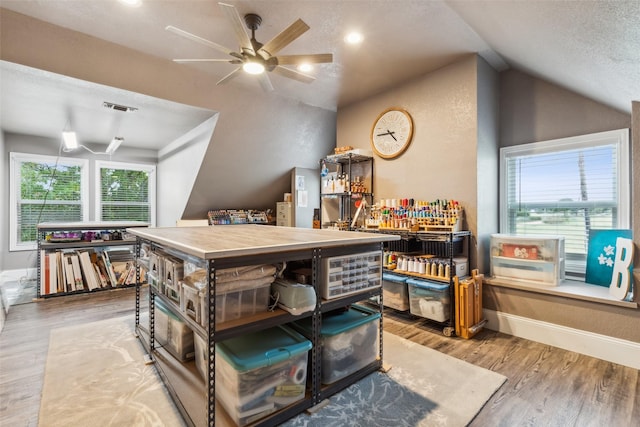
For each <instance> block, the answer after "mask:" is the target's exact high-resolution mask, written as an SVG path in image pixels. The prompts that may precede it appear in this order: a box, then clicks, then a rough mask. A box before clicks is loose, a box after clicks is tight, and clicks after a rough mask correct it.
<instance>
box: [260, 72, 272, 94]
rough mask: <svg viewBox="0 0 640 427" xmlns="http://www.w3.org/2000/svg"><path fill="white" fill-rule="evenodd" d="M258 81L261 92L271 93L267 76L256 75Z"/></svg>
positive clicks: (263, 74)
mask: <svg viewBox="0 0 640 427" xmlns="http://www.w3.org/2000/svg"><path fill="white" fill-rule="evenodd" d="M258 81H259V82H260V86H262V90H264V91H265V92H273V85H272V84H271V79H270V78H269V74H267V73H262V74H258Z"/></svg>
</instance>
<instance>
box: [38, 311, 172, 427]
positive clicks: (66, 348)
mask: <svg viewBox="0 0 640 427" xmlns="http://www.w3.org/2000/svg"><path fill="white" fill-rule="evenodd" d="M133 330H134V319H133V317H132V316H127V317H118V318H114V319H109V320H103V321H99V322H93V323H89V324H84V325H77V326H70V327H65V328H59V329H54V330H52V331H51V335H50V338H49V353H48V355H47V364H46V368H45V376H44V385H43V389H42V399H41V402H40V416H39V420H38V425H39V426H40V427H57V426H60V427H75V426H78V427H80V426H83V427H86V426H92V427H102V426H113V427H122V426H128V427H129V426H131V427H134V426H135V427H146V426H154V427H164V426H166V427H177V426H182V425H184V423H183V421H182V418H181V416H180V414H179V413H178V411H177V409H176V408H175V406H174V405H173V402H172V401H171V398H170V397H169V394H168V393H167V391H166V389H165V388H164V386H163V384H162V382H161V381H160V377H159V376H158V374H157V372H156V369H155V367H154V366H153V365H145V364H144V355H145V352H144V350H143V348H142V345H141V344H140V342H139V340H138V338H136V337H135V336H134V334H133Z"/></svg>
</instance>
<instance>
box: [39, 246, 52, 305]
mask: <svg viewBox="0 0 640 427" xmlns="http://www.w3.org/2000/svg"><path fill="white" fill-rule="evenodd" d="M50 293H51V277H49V254H48V253H46V252H45V250H44V249H43V250H41V251H40V294H41V295H48V294H50Z"/></svg>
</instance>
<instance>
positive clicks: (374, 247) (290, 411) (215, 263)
mask: <svg viewBox="0 0 640 427" xmlns="http://www.w3.org/2000/svg"><path fill="white" fill-rule="evenodd" d="M242 227H245V226H238V228H236V227H232V228H227V227H225V229H226V230H229V236H233V233H234V232H235V230H237V229H239V228H242ZM248 227H251V226H248ZM213 228H215V227H212V229H213ZM260 228H261V229H263V230H264V231H265V232H269V233H271V232H273V234H275V233H284V235H285V236H294V237H295V236H297V233H303V234H304V233H314V234H318V235H321V236H324V237H326V235H329V234H326V235H325V233H332V234H331V236H336V237H335V240H333V241H328V240H325V239H324V237H323V238H322V239H319V240H318V241H317V244H314V242H311V243H308V244H302V245H304V246H305V247H303V248H298V249H290V248H288V244H290V243H292V242H295V240H296V238H293V239H290V240H289V241H288V243H287V244H284V245H283V246H282V248H281V249H278V248H277V246H278V245H272V247H271V248H270V249H269V251H270V252H269V251H268V252H267V253H265V252H264V250H263V252H262V253H252V251H251V249H249V248H246V247H245V248H243V250H242V251H241V252H242V253H241V254H240V253H239V254H238V255H237V256H229V251H226V253H224V254H223V255H222V256H221V257H216V254H214V253H206V254H205V253H204V252H203V254H204V256H202V257H198V256H196V257H195V258H194V256H193V254H191V253H187V252H186V251H185V252H183V251H181V249H180V248H178V247H176V245H172V244H171V243H170V242H167V240H166V239H163V238H158V239H156V238H154V237H153V236H152V235H151V234H153V231H154V230H153V229H150V230H149V233H146V232H140V233H136V232H134V234H136V235H137V236H138V247H139V246H140V245H142V244H146V245H149V246H150V249H151V250H160V251H167V252H170V253H171V254H172V255H174V256H178V257H180V258H182V259H185V260H191V261H192V262H194V261H195V262H197V263H198V266H200V267H203V268H206V269H207V296H206V298H207V303H208V305H207V313H206V315H207V316H208V322H207V326H206V327H203V326H201V325H200V324H198V323H196V322H194V321H193V320H192V319H191V318H189V317H188V316H186V315H185V314H184V313H182V312H181V311H180V310H179V308H178V307H177V306H176V305H175V303H174V302H173V301H172V300H171V299H169V298H167V297H166V296H164V295H162V294H159V293H157V292H156V290H155V289H154V287H152V286H149V330H148V331H147V332H146V333H144V328H143V327H141V325H140V323H139V318H140V316H139V310H140V303H139V298H140V292H139V286H138V287H137V291H136V329H137V330H138V331H139V332H141V333H139V336H140V338H141V340H142V343H143V345H144V346H145V348H146V349H147V351H148V353H149V355H150V357H151V359H152V360H153V361H154V362H155V364H156V367H157V369H158V371H159V373H160V376H161V377H162V379H163V381H165V384H166V385H167V389H168V390H169V392H170V394H171V396H172V398H173V400H174V402H175V403H176V405H177V406H178V408H179V410H180V412H181V413H182V415H183V417H184V419H185V421H186V422H187V423H188V424H189V425H196V426H200V425H207V426H210V427H213V426H214V425H216V417H217V416H220V417H223V416H224V415H225V414H224V413H223V414H220V413H219V412H220V411H218V409H217V408H216V399H215V388H216V379H215V366H216V365H215V364H216V351H215V343H216V341H222V340H225V339H228V338H232V337H235V336H239V335H242V334H246V333H249V332H254V331H259V330H264V329H267V328H270V327H273V326H277V325H283V324H286V323H290V322H292V321H294V320H300V319H301V318H304V317H311V318H312V321H311V323H312V333H311V335H312V336H311V338H310V340H311V342H312V349H311V350H310V354H311V357H310V362H309V366H310V367H309V369H308V370H309V372H310V380H309V382H308V383H307V391H306V394H305V397H304V399H302V400H300V401H298V402H296V403H293V404H291V405H290V406H287V407H285V408H282V409H280V410H278V411H276V412H274V413H272V414H270V415H267V416H265V417H264V418H261V419H260V420H258V421H256V422H254V423H252V424H251V425H252V426H254V425H255V426H275V425H279V424H281V423H282V422H284V421H286V420H287V419H290V418H292V417H293V416H295V415H297V414H299V413H301V412H303V411H304V410H306V409H308V408H310V407H312V406H314V405H316V404H318V403H320V402H321V401H322V400H324V399H326V398H327V397H329V396H331V395H332V394H334V393H337V392H338V391H340V390H342V389H344V388H346V387H348V386H349V385H351V384H353V382H355V381H357V380H358V379H360V378H362V377H364V376H366V375H368V374H370V373H371V372H374V371H376V370H378V369H380V367H381V365H382V316H381V317H380V320H379V322H380V324H379V331H380V332H379V340H380V341H379V342H380V346H379V349H378V351H379V354H378V357H377V358H376V361H375V362H373V363H371V364H369V365H368V366H366V367H364V368H363V369H361V370H359V371H357V372H354V373H353V374H352V375H350V376H348V377H346V378H343V379H341V380H338V381H336V382H335V383H332V384H330V385H322V384H321V380H320V379H321V375H322V372H321V371H322V364H321V348H320V344H319V343H320V331H321V327H322V317H323V313H326V312H328V311H330V310H333V309H336V308H344V307H345V306H348V305H350V304H353V303H356V302H359V301H364V300H366V299H368V298H370V297H372V296H378V295H379V296H380V297H381V295H382V288H381V287H379V288H375V289H368V290H365V291H363V292H361V293H357V294H351V295H348V296H346V297H341V298H336V299H332V300H322V298H321V297H320V289H319V287H320V283H319V280H320V277H321V273H322V268H323V262H322V260H323V258H325V257H330V256H343V255H351V254H359V253H364V252H371V251H379V252H380V253H381V254H382V242H383V241H388V240H395V239H396V238H395V236H393V238H391V236H385V237H384V238H382V237H381V236H377V237H374V238H370V237H371V236H369V237H367V238H364V239H361V240H362V241H361V242H353V239H354V238H355V239H357V240H360V238H359V237H358V236H363V235H362V234H361V233H350V236H349V239H347V240H343V238H342V236H343V233H342V232H336V231H332V230H301V229H295V228H294V229H286V230H285V231H282V230H283V228H282V227H267V228H264V227H260ZM271 228H273V229H278V230H279V231H274V230H271ZM180 230H181V231H180ZM180 230H177V229H176V230H175V233H173V234H172V239H175V240H181V237H180V234H182V233H188V231H184V230H186V229H180ZM165 231H166V230H165ZM260 231H261V230H260V229H255V230H253V232H254V233H260ZM216 232H218V233H222V231H221V229H217V231H216ZM308 236H310V237H313V236H314V235H313V234H309V235H308ZM338 236H339V237H338ZM219 237H220V235H218V241H219ZM271 237H273V236H271ZM298 237H300V236H298ZM212 239H213V238H212ZM348 240H349V241H348ZM186 241H190V240H189V239H188V238H186V239H185V242H186ZM190 243H191V244H192V243H193V242H192V241H190ZM296 244H297V243H296ZM205 246H206V245H205ZM205 252H206V251H205ZM231 252H233V251H231ZM137 253H138V254H139V250H138V251H137ZM302 260H304V261H309V260H310V261H311V266H312V269H311V270H312V273H311V282H312V285H313V286H314V289H315V291H316V297H317V298H316V299H317V304H316V307H315V309H314V310H313V311H312V312H310V313H307V314H304V315H301V316H293V315H291V314H289V313H288V312H286V311H284V310H281V309H275V310H274V311H273V312H269V313H260V314H256V315H254V316H248V317H246V318H243V319H239V320H237V321H231V322H225V323H220V324H217V323H216V315H215V314H216V292H215V290H216V274H215V272H216V270H217V269H226V268H233V267H241V266H247V265H255V264H271V263H282V262H292V261H302ZM156 297H157V298H159V299H161V300H162V301H163V303H165V305H167V306H169V307H171V311H172V312H174V314H175V315H176V316H178V317H179V318H180V319H182V320H184V321H185V322H186V323H187V324H188V325H189V326H190V327H191V328H192V329H193V331H194V333H195V334H198V335H199V336H200V337H201V338H202V339H203V340H204V342H206V343H207V345H208V363H207V375H206V378H207V381H203V380H202V378H201V377H200V376H199V375H193V372H192V371H193V369H189V368H188V367H187V366H186V365H185V364H182V363H180V362H177V363H176V361H175V359H174V360H173V361H172V360H171V359H172V358H171V357H170V356H168V355H166V354H164V352H163V349H158V348H156V346H155V341H154V338H155V337H154V314H153V313H154V311H155V310H154V305H155V298H156ZM378 308H379V310H380V312H382V308H383V307H382V299H380V303H379V307H378ZM186 389H188V390H186ZM189 390H191V391H189ZM194 396H204V401H203V400H202V398H199V399H198V398H196V400H198V401H199V402H196V403H194V401H193V400H194ZM217 414H218V415H217Z"/></svg>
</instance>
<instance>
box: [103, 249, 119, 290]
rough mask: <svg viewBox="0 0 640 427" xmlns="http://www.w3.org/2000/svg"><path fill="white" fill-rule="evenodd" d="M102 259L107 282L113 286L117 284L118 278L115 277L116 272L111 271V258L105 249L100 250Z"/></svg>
mask: <svg viewBox="0 0 640 427" xmlns="http://www.w3.org/2000/svg"><path fill="white" fill-rule="evenodd" d="M102 261H103V262H104V267H105V270H107V277H108V278H109V283H110V284H111V286H112V287H114V288H115V287H116V286H117V284H118V279H116V273H115V272H114V271H113V266H112V265H111V260H110V259H109V254H108V253H107V251H102Z"/></svg>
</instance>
